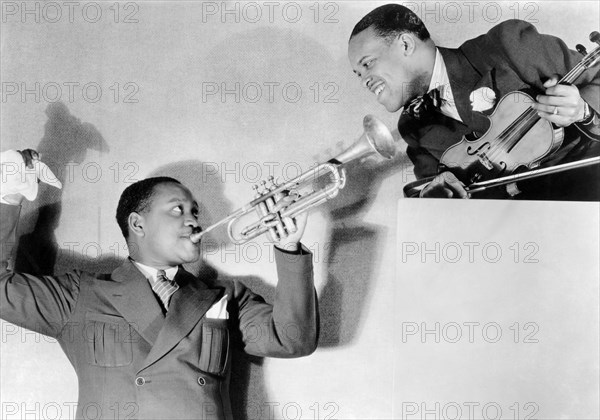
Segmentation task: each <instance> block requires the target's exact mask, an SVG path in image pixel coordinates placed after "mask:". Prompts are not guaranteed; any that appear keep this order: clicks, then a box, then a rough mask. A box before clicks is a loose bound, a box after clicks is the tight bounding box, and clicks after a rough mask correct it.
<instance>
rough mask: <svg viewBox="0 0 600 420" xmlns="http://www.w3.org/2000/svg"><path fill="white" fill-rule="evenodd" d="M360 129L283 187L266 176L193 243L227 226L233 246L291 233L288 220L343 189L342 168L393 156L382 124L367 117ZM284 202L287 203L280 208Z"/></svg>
mask: <svg viewBox="0 0 600 420" xmlns="http://www.w3.org/2000/svg"><path fill="white" fill-rule="evenodd" d="M363 127H364V133H363V134H362V136H360V138H359V139H358V140H356V141H355V142H354V144H353V145H352V146H350V147H349V148H348V149H346V150H344V151H343V152H342V153H341V154H339V155H337V156H336V157H335V158H333V159H330V160H329V161H328V162H326V163H322V164H320V165H318V166H316V167H314V168H313V169H311V170H309V171H306V172H304V173H302V174H300V175H299V176H297V177H296V178H294V179H292V180H290V181H287V182H285V183H283V184H278V183H277V182H276V181H275V180H274V179H273V177H269V180H268V183H267V182H265V181H262V183H261V184H262V186H261V187H259V186H257V185H255V186H254V187H253V188H254V190H255V191H256V196H255V198H254V200H252V201H250V202H249V203H248V204H246V205H245V206H243V207H241V208H240V209H238V210H237V211H235V212H233V213H231V214H230V215H229V216H227V217H225V218H224V219H222V220H220V221H218V222H217V223H215V224H213V225H211V226H209V227H207V228H206V229H204V230H203V231H202V232H199V233H195V234H193V235H192V237H191V239H192V241H193V242H197V241H199V240H200V238H201V236H202V235H204V234H206V233H208V232H210V231H211V230H213V229H215V228H216V227H218V226H221V225H224V224H226V223H227V224H228V227H227V233H228V235H229V238H230V239H231V241H232V242H233V243H235V244H243V243H245V242H248V241H250V240H252V239H254V238H256V237H258V236H260V235H262V234H264V233H268V234H269V236H270V239H271V240H272V241H277V238H278V237H280V236H281V235H283V234H285V233H286V232H292V231H293V229H294V223H293V222H292V220H291V219H293V218H295V217H296V216H298V215H299V214H301V213H304V212H306V211H308V210H310V209H312V208H313V207H316V206H318V205H320V204H322V203H324V202H325V201H327V200H330V199H332V198H334V197H335V196H337V194H338V193H339V191H340V190H341V189H342V188H344V185H345V184H346V173H345V170H344V168H342V165H344V164H346V163H348V162H350V161H353V160H356V159H358V158H362V157H365V156H368V155H371V154H373V153H377V154H379V155H381V156H383V157H385V158H387V159H391V158H392V157H393V156H394V154H395V151H396V146H395V142H394V139H393V138H392V134H391V133H390V131H389V130H388V129H387V127H386V126H385V125H384V124H383V123H382V122H381V121H379V120H377V119H376V118H375V117H373V116H372V115H367V116H365V118H364V120H363ZM325 178H326V179H325ZM284 202H287V203H289V204H287V205H286V206H282V203H284ZM250 215H257V216H258V220H256V216H253V221H252V222H246V223H247V224H246V225H245V226H243V227H239V226H238V225H240V224H242V222H241V221H242V219H244V218H247V217H246V216H250Z"/></svg>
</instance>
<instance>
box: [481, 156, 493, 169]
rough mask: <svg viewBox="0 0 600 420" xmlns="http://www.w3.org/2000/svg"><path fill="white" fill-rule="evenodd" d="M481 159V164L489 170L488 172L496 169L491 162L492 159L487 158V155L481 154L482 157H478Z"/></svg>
mask: <svg viewBox="0 0 600 420" xmlns="http://www.w3.org/2000/svg"><path fill="white" fill-rule="evenodd" d="M478 157H479V162H481V164H482V165H483V166H484V167H485V169H487V170H488V171H491V170H492V169H494V165H493V164H492V162H491V161H490V159H489V158H488V157H487V155H486V154H485V153H481V154H480V155H478Z"/></svg>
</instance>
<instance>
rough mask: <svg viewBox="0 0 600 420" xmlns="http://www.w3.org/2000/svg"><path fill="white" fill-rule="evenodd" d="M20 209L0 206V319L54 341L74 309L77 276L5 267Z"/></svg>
mask: <svg viewBox="0 0 600 420" xmlns="http://www.w3.org/2000/svg"><path fill="white" fill-rule="evenodd" d="M20 209H21V208H20V206H12V205H8V204H0V210H1V211H0V221H1V223H0V241H1V246H2V250H1V261H0V266H1V267H0V318H2V319H4V320H5V321H8V322H11V323H13V324H15V325H18V326H20V327H23V328H27V329H28V330H32V331H36V332H39V333H41V334H44V335H48V336H51V337H55V338H56V337H58V335H59V334H60V332H61V330H62V328H63V327H64V325H65V324H66V322H67V321H68V319H69V317H70V315H71V313H72V311H73V309H74V307H75V304H76V301H77V297H78V295H79V279H80V276H79V274H78V273H77V272H73V273H70V274H65V275H62V276H33V275H30V274H25V273H17V272H15V271H14V270H12V269H11V268H9V266H8V265H9V259H10V255H11V254H12V251H13V249H14V247H15V244H16V225H17V221H18V218H19V213H20Z"/></svg>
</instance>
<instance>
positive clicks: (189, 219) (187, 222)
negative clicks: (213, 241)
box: [185, 214, 200, 231]
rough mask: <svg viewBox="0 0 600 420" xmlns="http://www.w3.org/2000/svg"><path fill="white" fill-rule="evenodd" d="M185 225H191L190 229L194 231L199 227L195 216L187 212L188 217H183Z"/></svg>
mask: <svg viewBox="0 0 600 420" xmlns="http://www.w3.org/2000/svg"><path fill="white" fill-rule="evenodd" d="M185 225H186V226H191V227H192V231H195V230H196V229H199V228H200V224H199V223H198V221H197V220H196V218H195V217H194V216H193V215H191V214H189V215H188V217H186V219H185Z"/></svg>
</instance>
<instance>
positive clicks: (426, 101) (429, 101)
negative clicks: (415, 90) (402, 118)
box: [403, 88, 442, 120]
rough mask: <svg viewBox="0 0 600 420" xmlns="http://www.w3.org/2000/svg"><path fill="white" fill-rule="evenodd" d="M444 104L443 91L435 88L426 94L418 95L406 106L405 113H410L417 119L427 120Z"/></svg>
mask: <svg viewBox="0 0 600 420" xmlns="http://www.w3.org/2000/svg"><path fill="white" fill-rule="evenodd" d="M441 106H442V98H441V92H440V90H439V88H438V89H433V90H430V91H429V92H427V93H426V94H425V95H421V96H417V97H416V98H415V99H413V100H412V101H410V103H409V104H408V105H407V106H405V107H404V111H403V114H407V115H410V116H411V117H413V118H415V119H417V120H425V119H427V118H428V117H430V116H431V115H432V114H433V112H434V111H436V110H437V111H439V109H440V107H441Z"/></svg>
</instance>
